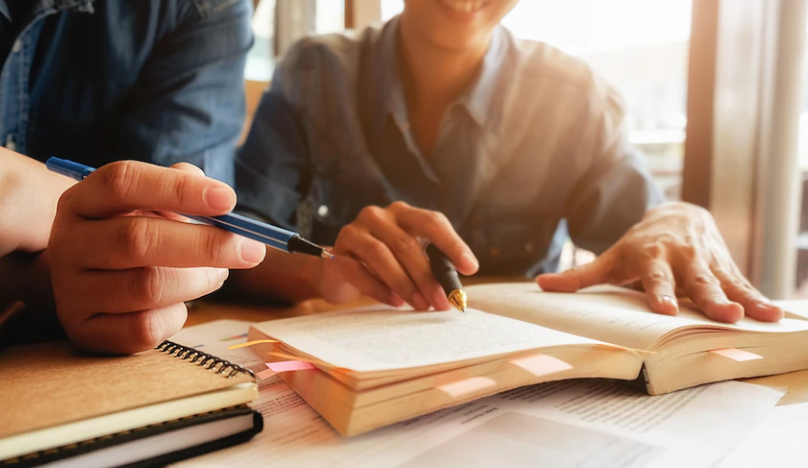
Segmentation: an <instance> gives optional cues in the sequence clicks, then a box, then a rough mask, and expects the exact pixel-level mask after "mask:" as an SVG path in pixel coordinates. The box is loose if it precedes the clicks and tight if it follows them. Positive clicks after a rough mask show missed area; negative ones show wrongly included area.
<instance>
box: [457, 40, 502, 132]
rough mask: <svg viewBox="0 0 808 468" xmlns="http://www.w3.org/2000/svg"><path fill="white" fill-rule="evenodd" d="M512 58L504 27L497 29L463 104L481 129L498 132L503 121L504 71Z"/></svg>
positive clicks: (462, 98) (462, 101)
mask: <svg viewBox="0 0 808 468" xmlns="http://www.w3.org/2000/svg"><path fill="white" fill-rule="evenodd" d="M507 56H508V38H507V32H506V30H505V28H504V27H502V26H497V27H496V28H494V31H493V33H492V37H491V45H490V46H489V47H488V51H486V53H485V56H483V61H482V64H481V65H480V70H479V71H478V72H477V77H476V78H475V79H474V81H473V82H472V84H471V86H470V87H469V89H468V90H466V92H465V93H464V94H463V96H461V97H460V99H459V103H460V104H461V105H463V106H464V107H465V108H466V110H467V111H468V113H469V115H470V116H471V118H472V119H474V121H475V122H476V123H477V125H479V126H480V127H481V128H485V129H487V130H490V131H494V132H498V130H499V127H500V123H501V120H502V112H501V111H502V103H503V102H504V97H505V88H506V86H505V83H503V82H502V78H503V75H505V73H503V69H504V68H507V67H505V66H503V65H505V62H506V58H507Z"/></svg>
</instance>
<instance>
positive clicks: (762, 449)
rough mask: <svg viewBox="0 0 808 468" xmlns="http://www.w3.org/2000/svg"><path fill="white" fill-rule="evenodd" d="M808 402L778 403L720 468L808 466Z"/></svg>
mask: <svg viewBox="0 0 808 468" xmlns="http://www.w3.org/2000/svg"><path fill="white" fill-rule="evenodd" d="M806 438H808V403H801V404H797V405H786V406H778V407H776V408H774V409H773V410H772V411H771V412H770V413H769V414H768V416H766V418H765V419H764V420H763V422H762V423H760V425H759V426H758V427H757V429H755V430H754V431H752V432H751V434H749V436H748V437H747V438H746V439H745V440H744V441H743V442H741V444H740V445H739V446H738V448H737V449H736V450H735V451H734V452H732V453H731V454H730V455H729V456H728V457H727V458H725V459H724V460H722V461H721V463H720V464H719V465H718V467H717V468H759V467H761V466H776V467H777V468H804V467H805V466H808V448H806V443H805V442H806Z"/></svg>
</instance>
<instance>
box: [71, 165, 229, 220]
mask: <svg viewBox="0 0 808 468" xmlns="http://www.w3.org/2000/svg"><path fill="white" fill-rule="evenodd" d="M182 167H183V169H181V170H177V169H169V168H164V167H159V166H154V165H151V164H146V163H141V162H135V161H121V162H116V163H112V164H107V165H106V166H103V167H101V168H99V169H98V170H97V171H95V172H94V173H93V174H91V175H90V176H89V177H87V179H86V180H85V181H84V182H82V183H80V184H76V185H75V186H73V187H72V188H71V189H70V190H68V191H67V192H65V195H64V196H63V197H62V200H61V202H60V203H63V204H67V205H69V206H70V208H71V209H72V212H73V213H75V214H77V215H79V216H82V217H86V218H95V219H99V218H106V217H110V216H113V215H118V214H124V213H128V212H130V211H133V210H137V209H148V210H155V211H176V212H180V213H188V214H194V215H203V216H214V215H221V214H225V213H227V212H229V211H231V210H232V209H233V207H234V206H235V204H236V194H235V192H234V191H233V189H231V188H230V187H228V186H227V185H226V184H224V183H222V182H219V181H216V180H214V179H210V178H207V177H202V176H200V175H199V174H197V173H195V172H196V171H193V170H190V169H189V168H188V167H187V166H186V165H183V166H182Z"/></svg>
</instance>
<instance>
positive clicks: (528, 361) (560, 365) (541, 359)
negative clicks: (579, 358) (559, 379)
mask: <svg viewBox="0 0 808 468" xmlns="http://www.w3.org/2000/svg"><path fill="white" fill-rule="evenodd" d="M508 362H510V363H511V364H513V365H515V366H519V367H521V368H522V369H524V370H526V371H528V372H530V373H531V374H533V375H535V376H537V377H540V376H542V375H548V374H555V373H556V372H561V371H565V370H569V369H572V366H571V365H569V364H567V363H566V362H564V361H562V360H561V359H558V358H554V357H553V356H548V355H546V354H534V355H533V356H527V357H523V358H517V359H511V360H510V361H508Z"/></svg>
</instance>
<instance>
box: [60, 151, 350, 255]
mask: <svg viewBox="0 0 808 468" xmlns="http://www.w3.org/2000/svg"><path fill="white" fill-rule="evenodd" d="M45 165H46V166H47V167H48V169H50V170H51V171H53V172H56V173H58V174H62V175H64V176H67V177H70V178H72V179H75V180H78V181H82V180H84V179H85V178H86V177H87V176H89V175H90V174H92V173H93V172H94V171H95V169H94V168H92V167H90V166H85V165H84V164H79V163H76V162H73V161H67V160H65V159H59V158H48V160H47V161H46V162H45ZM182 216H185V217H186V218H190V219H193V220H194V221H197V222H199V223H202V224H207V225H208V226H215V227H218V228H221V229H224V230H225V231H230V232H232V233H234V234H238V235H241V236H244V237H249V238H250V239H254V240H257V241H258V242H263V243H264V244H266V245H268V246H270V247H273V248H276V249H278V250H282V251H284V252H288V253H295V252H298V253H302V254H306V255H312V256H315V257H320V258H326V259H329V260H333V259H334V255H333V254H332V253H330V252H329V251H327V250H326V249H325V248H323V247H321V246H319V245H317V244H315V243H314V242H311V241H308V240H306V239H304V238H302V237H300V234H297V233H295V232H292V231H287V230H286V229H281V228H279V227H276V226H272V225H270V224H266V223H262V222H260V221H256V220H254V219H250V218H248V217H246V216H242V215H239V214H236V213H228V214H226V215H222V216H194V215H187V214H183V215H182Z"/></svg>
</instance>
